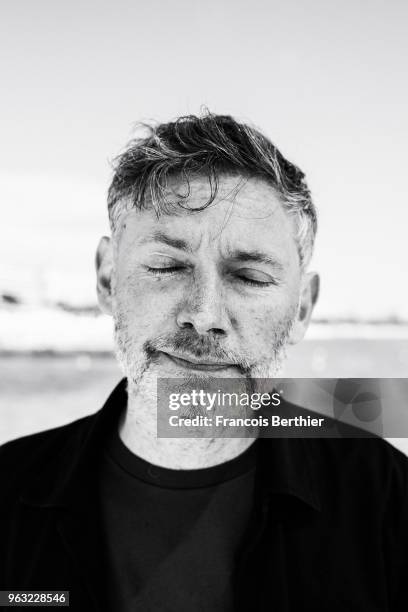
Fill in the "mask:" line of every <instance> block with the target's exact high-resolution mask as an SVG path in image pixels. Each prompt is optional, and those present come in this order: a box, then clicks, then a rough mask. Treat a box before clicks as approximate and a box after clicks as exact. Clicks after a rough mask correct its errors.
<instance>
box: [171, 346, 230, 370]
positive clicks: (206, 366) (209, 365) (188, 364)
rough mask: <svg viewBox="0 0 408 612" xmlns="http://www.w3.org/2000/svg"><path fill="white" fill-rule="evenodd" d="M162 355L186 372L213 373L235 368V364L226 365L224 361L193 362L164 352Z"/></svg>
mask: <svg viewBox="0 0 408 612" xmlns="http://www.w3.org/2000/svg"><path fill="white" fill-rule="evenodd" d="M162 353H163V355H165V356H166V357H167V358H168V359H170V361H172V362H173V363H175V364H177V365H179V366H181V367H182V368H185V369H188V370H204V371H210V372H215V371H220V370H227V369H229V368H233V367H235V368H236V367H237V366H236V364H234V363H226V362H225V361H223V362H221V361H220V362H218V361H205V360H203V361H199V360H195V359H194V360H193V359H191V357H189V358H188V359H187V358H186V357H180V356H179V355H177V356H176V355H174V354H170V353H166V352H164V351H162Z"/></svg>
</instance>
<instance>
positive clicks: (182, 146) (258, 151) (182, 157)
mask: <svg viewBox="0 0 408 612" xmlns="http://www.w3.org/2000/svg"><path fill="white" fill-rule="evenodd" d="M138 127H139V135H138V136H136V137H135V138H133V139H132V140H131V141H130V142H129V143H128V145H127V146H126V148H125V150H124V152H123V153H122V154H121V155H119V156H118V157H117V158H116V159H115V160H114V162H113V170H114V175H113V179H112V182H111V184H110V187H109V190H108V212H109V221H110V225H111V230H112V233H114V232H115V230H116V228H117V226H118V222H119V219H120V217H121V215H122V213H123V211H124V210H129V209H130V208H132V207H135V208H137V209H139V210H141V209H142V208H145V207H147V206H152V207H153V208H154V210H155V212H156V215H157V216H159V215H160V214H162V213H165V212H168V211H169V209H170V208H172V207H174V206H180V207H185V205H186V203H187V200H188V197H189V194H190V179H191V178H192V177H193V176H197V175H205V176H207V177H208V180H209V185H210V195H209V198H208V200H207V201H206V202H205V203H204V205H203V206H202V207H200V208H195V211H198V210H202V209H203V208H205V207H206V206H209V205H210V204H211V203H212V202H213V201H214V199H215V198H216V196H217V192H218V186H219V177H220V175H222V174H234V175H238V176H242V177H243V178H250V177H257V178H260V179H263V180H265V181H266V182H267V183H268V184H270V185H271V186H272V187H273V188H274V189H275V190H276V192H277V194H278V196H279V198H280V201H281V203H282V205H283V206H284V208H285V210H286V211H287V212H288V213H289V214H290V215H293V217H294V219H295V221H296V236H295V238H296V241H297V245H298V252H299V258H300V263H301V266H302V267H303V268H305V267H306V266H307V264H308V263H309V261H310V258H311V256H312V252H313V245H314V240H315V235H316V230H317V216H316V209H315V206H314V204H313V202H312V198H311V194H310V191H309V188H308V186H307V183H306V180H305V175H304V173H303V172H302V171H301V170H300V169H299V168H298V167H297V166H295V165H294V164H292V163H291V162H289V161H288V160H287V159H286V158H285V157H284V156H283V155H282V153H281V152H280V151H279V149H277V147H276V146H275V145H274V144H273V143H272V142H271V141H270V140H269V139H268V138H266V136H264V135H263V134H262V133H261V132H260V131H259V130H257V129H255V128H254V127H252V126H250V125H247V124H245V123H240V122H238V121H236V120H235V119H234V118H233V117H231V116H229V115H217V114H213V113H211V112H209V111H206V112H204V113H203V114H202V115H201V116H195V115H188V116H185V117H180V118H178V119H177V120H176V121H172V122H169V123H161V124H158V125H153V124H145V123H143V124H139V126H138ZM174 176H178V177H180V178H181V179H182V180H183V183H184V184H185V185H186V190H185V192H184V193H177V194H176V195H177V197H176V199H175V200H173V201H171V200H169V199H168V195H167V194H168V180H169V178H170V177H174Z"/></svg>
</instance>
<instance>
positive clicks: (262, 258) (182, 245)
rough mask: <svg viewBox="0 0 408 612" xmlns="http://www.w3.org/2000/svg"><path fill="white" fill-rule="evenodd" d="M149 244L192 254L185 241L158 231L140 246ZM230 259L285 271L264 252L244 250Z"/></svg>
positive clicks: (231, 255) (146, 238)
mask: <svg viewBox="0 0 408 612" xmlns="http://www.w3.org/2000/svg"><path fill="white" fill-rule="evenodd" d="M149 242H160V243H162V244H166V245H167V246H170V247H173V248H174V249H179V250H181V251H186V252H189V253H192V249H191V246H190V245H189V244H188V243H187V242H186V241H185V240H183V239H182V238H172V237H171V236H169V235H168V234H165V233H164V232H162V231H160V230H156V231H154V232H153V233H152V234H149V235H148V236H146V237H145V238H144V239H143V240H142V241H141V242H140V244H146V243H149ZM228 257H229V258H230V259H231V260H232V261H234V262H236V263H244V262H247V261H252V262H255V263H261V264H266V265H269V266H274V267H275V268H277V269H279V270H283V265H282V263H281V262H280V261H279V260H277V259H276V258H275V257H273V256H271V255H267V254H266V253H263V252H262V251H257V250H251V251H245V250H242V249H240V250H234V251H231V252H229V253H228Z"/></svg>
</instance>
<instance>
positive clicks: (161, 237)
mask: <svg viewBox="0 0 408 612" xmlns="http://www.w3.org/2000/svg"><path fill="white" fill-rule="evenodd" d="M148 242H161V243H162V244H166V245H167V246H170V247H173V248H174V249H180V250H181V251H189V252H191V248H190V246H189V245H188V243H187V242H186V241H185V240H183V239H182V238H172V237H171V236H168V235H167V234H165V233H163V232H161V231H159V230H157V231H155V232H153V233H152V234H149V235H148V236H146V238H144V239H143V240H142V241H141V242H140V244H146V243H148Z"/></svg>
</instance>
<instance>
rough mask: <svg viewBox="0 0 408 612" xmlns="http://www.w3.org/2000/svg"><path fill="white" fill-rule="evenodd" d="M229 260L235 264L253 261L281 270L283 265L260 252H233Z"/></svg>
mask: <svg viewBox="0 0 408 612" xmlns="http://www.w3.org/2000/svg"><path fill="white" fill-rule="evenodd" d="M229 256H230V258H231V259H232V260H233V261H235V262H246V261H253V262H255V263H262V264H267V265H269V266H274V267H275V268H278V269H280V270H283V265H282V263H281V262H280V261H278V260H277V259H276V258H275V257H272V256H271V255H267V254H266V253H262V251H242V250H239V251H233V252H231V253H229Z"/></svg>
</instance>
